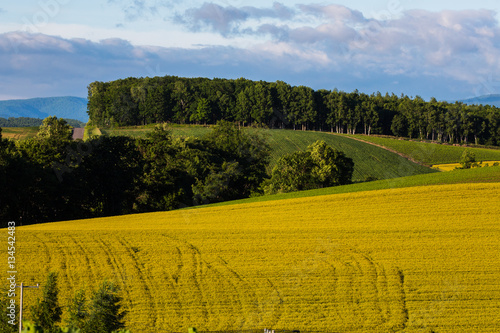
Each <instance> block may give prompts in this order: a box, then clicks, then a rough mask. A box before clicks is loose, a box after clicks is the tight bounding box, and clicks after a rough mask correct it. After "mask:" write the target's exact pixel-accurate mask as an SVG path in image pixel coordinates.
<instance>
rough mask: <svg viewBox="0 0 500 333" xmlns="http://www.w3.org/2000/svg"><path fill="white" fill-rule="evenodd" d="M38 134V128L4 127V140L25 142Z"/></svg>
mask: <svg viewBox="0 0 500 333" xmlns="http://www.w3.org/2000/svg"><path fill="white" fill-rule="evenodd" d="M37 132H38V127H2V138H4V139H15V140H24V139H29V138H32V137H34V136H35V135H36V133H37Z"/></svg>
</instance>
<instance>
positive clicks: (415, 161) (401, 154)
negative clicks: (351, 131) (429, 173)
mask: <svg viewBox="0 0 500 333" xmlns="http://www.w3.org/2000/svg"><path fill="white" fill-rule="evenodd" d="M330 134H333V135H339V136H340V134H337V133H330ZM342 137H344V138H348V139H353V140H357V141H360V142H364V143H368V144H370V145H372V146H377V147H379V148H382V149H385V150H387V151H390V152H391V153H394V154H397V155H399V156H401V157H403V158H406V159H407V160H408V161H411V162H413V163H416V164H419V165H421V166H424V167H427V168H430V166H429V165H427V164H424V163H422V162H420V161H417V160H415V159H413V158H411V157H410V156H408V155H405V154H403V153H401V152H399V151H396V150H394V149H391V148H388V147H386V146H382V145H379V144H377V143H373V142H370V141H366V140H363V139H359V138H353V137H350V136H342Z"/></svg>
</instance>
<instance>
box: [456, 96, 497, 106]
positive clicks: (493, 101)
mask: <svg viewBox="0 0 500 333" xmlns="http://www.w3.org/2000/svg"><path fill="white" fill-rule="evenodd" d="M459 102H463V103H465V104H483V105H492V106H496V107H500V95H484V96H479V97H474V98H468V99H463V100H461V101H459Z"/></svg>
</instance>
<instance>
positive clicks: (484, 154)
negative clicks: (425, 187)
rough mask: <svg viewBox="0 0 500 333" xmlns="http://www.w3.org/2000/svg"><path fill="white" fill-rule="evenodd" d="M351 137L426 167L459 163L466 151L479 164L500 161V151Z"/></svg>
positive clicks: (383, 138) (369, 137)
mask: <svg viewBox="0 0 500 333" xmlns="http://www.w3.org/2000/svg"><path fill="white" fill-rule="evenodd" d="M349 137H353V138H356V139H360V140H364V141H368V142H372V143H375V144H378V145H381V146H384V147H387V148H389V149H392V150H395V151H397V152H399V153H401V154H403V155H405V156H407V157H410V158H412V159H413V160H415V161H418V162H420V163H423V164H425V165H435V164H449V163H458V162H460V158H461V157H462V154H463V152H464V151H465V150H470V151H472V152H474V154H475V155H476V160H477V161H478V162H479V161H498V160H500V149H488V148H471V147H463V146H452V145H446V144H437V143H428V142H418V141H409V140H403V139H401V140H400V139H396V138H393V139H392V138H385V137H378V136H366V135H350V136H349Z"/></svg>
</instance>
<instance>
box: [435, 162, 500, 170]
mask: <svg viewBox="0 0 500 333" xmlns="http://www.w3.org/2000/svg"><path fill="white" fill-rule="evenodd" d="M496 165H500V161H482V163H481V165H480V166H481V167H489V166H496ZM461 166H462V165H461V164H460V163H449V164H435V165H433V166H432V167H433V168H435V169H438V170H439V171H453V170H456V169H457V168H460V167H461Z"/></svg>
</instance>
